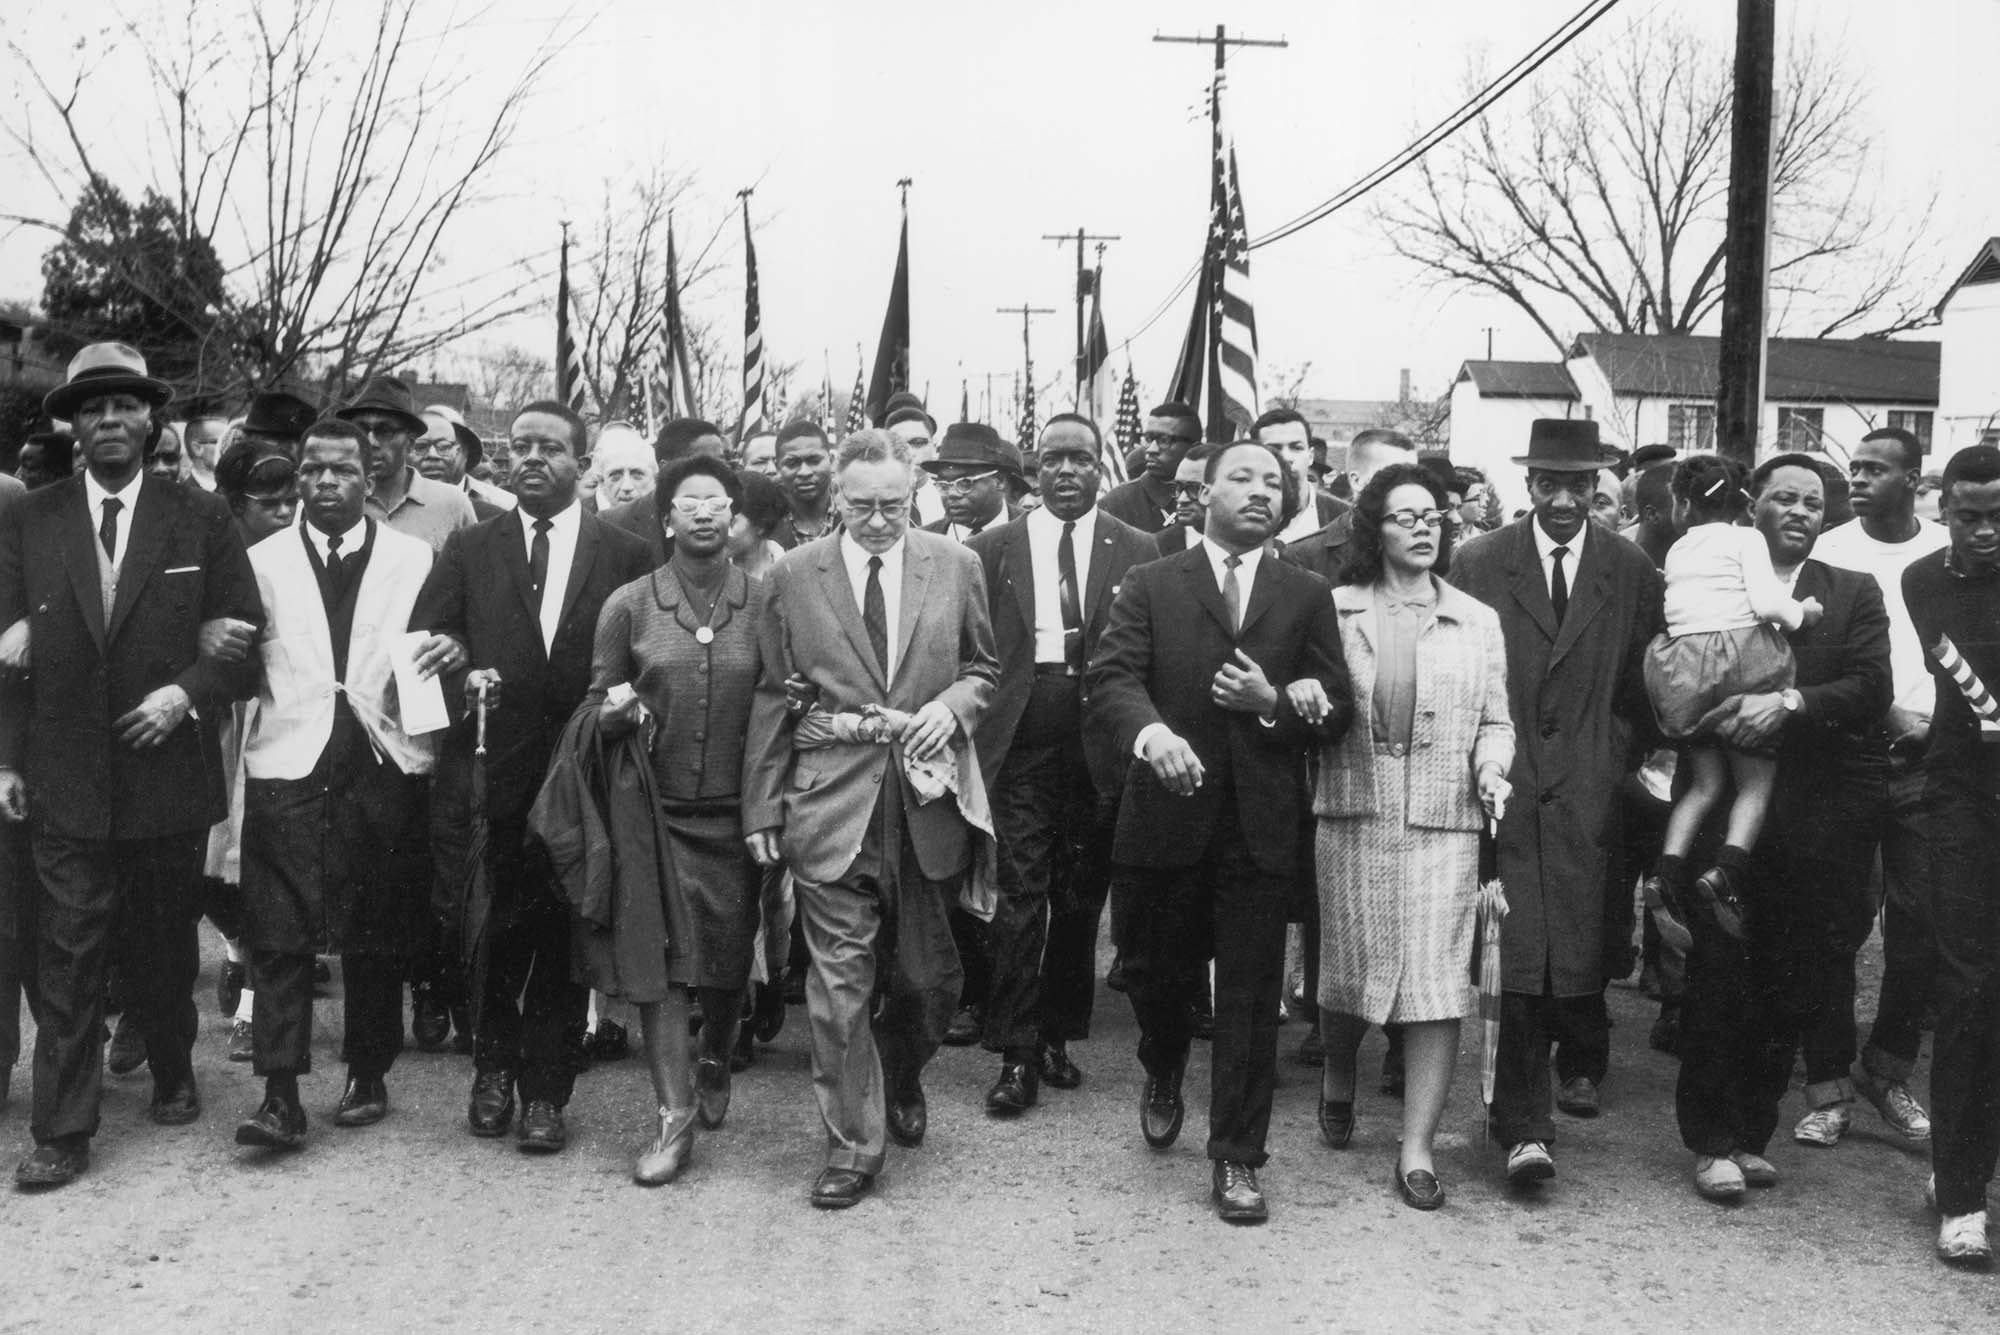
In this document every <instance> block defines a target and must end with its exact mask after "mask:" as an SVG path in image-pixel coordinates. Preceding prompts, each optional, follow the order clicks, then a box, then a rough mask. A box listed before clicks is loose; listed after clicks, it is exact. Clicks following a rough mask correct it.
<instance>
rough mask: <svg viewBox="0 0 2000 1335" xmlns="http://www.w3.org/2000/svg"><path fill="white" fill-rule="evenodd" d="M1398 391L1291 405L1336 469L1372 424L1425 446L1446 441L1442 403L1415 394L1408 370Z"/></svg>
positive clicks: (1438, 445) (1342, 463) (1426, 447)
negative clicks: (1386, 396)
mask: <svg viewBox="0 0 2000 1335" xmlns="http://www.w3.org/2000/svg"><path fill="white" fill-rule="evenodd" d="M1399 391H1400V397H1398V398H1393V399H1298V400H1296V401H1294V402H1293V403H1292V405H1291V406H1292V407H1294V408H1296V409H1297V410H1298V412H1299V415H1300V416H1302V417H1304V418H1305V419H1306V422H1307V424H1308V425H1309V426H1310V427H1311V428H1312V433H1313V435H1315V436H1317V437H1319V438H1320V439H1321V440H1323V441H1325V442H1326V458H1327V464H1328V465H1329V466H1330V467H1331V468H1333V470H1334V471H1335V472H1339V471H1340V470H1341V469H1343V468H1344V467H1345V466H1346V462H1347V443H1348V442H1349V441H1351V440H1353V439H1354V437H1355V436H1356V435H1357V434H1358V433H1360V432H1363V431H1367V430H1370V429H1372V428H1375V427H1388V428H1389V429H1391V430H1394V431H1400V432H1402V433H1403V434H1404V435H1406V436H1408V437H1409V438H1410V439H1412V440H1414V441H1416V442H1417V444H1418V445H1420V446H1422V447H1424V448H1425V449H1436V448H1440V447H1442V446H1443V445H1444V444H1445V442H1446V439H1447V436H1448V432H1447V427H1448V424H1449V420H1450V419H1449V416H1448V414H1447V413H1446V412H1445V411H1444V410H1443V408H1442V405H1441V404H1440V403H1434V402H1431V401H1428V400H1425V399H1421V398H1418V397H1417V396H1416V392H1415V391H1414V390H1413V389H1412V388H1411V384H1410V373H1409V372H1408V371H1404V372H1403V373H1402V375H1401V377H1400V383H1399ZM1265 406H1266V407H1269V406H1270V404H1268V403H1267V404H1266V405H1265Z"/></svg>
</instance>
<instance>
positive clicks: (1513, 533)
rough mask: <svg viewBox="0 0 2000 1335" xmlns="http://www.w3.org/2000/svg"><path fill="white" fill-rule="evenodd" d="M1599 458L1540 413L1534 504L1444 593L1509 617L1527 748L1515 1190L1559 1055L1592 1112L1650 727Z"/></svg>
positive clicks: (1511, 1048)
mask: <svg viewBox="0 0 2000 1335" xmlns="http://www.w3.org/2000/svg"><path fill="white" fill-rule="evenodd" d="M1600 460H1601V455H1600V452H1599V448H1598V439H1597V423H1595V422H1592V421H1570V420H1564V419H1557V418H1543V419H1539V420H1537V421H1536V422H1535V423H1534V425H1533V426H1532V428H1531V429H1530V432H1529V437H1528V452H1527V454H1526V455H1523V456H1520V457H1518V458H1516V459H1515V460H1514V463H1515V464H1517V465H1519V466H1521V467H1524V468H1526V469H1527V470H1528V495H1529V499H1530V501H1531V504H1532V507H1533V508H1532V509H1531V511H1530V512H1529V513H1528V514H1527V515H1525V516H1523V517H1522V518H1520V519H1517V520H1515V521H1514V522H1513V523H1511V524H1507V525H1505V526H1504V527H1501V528H1499V529H1496V530H1495V531H1493V532H1492V533H1487V534H1483V535H1481V536H1479V537H1475V538H1473V539H1471V540H1470V541H1468V542H1467V543H1466V544H1465V545H1464V546H1463V547H1461V548H1460V549H1459V550H1458V551H1457V552H1456V553H1454V554H1453V556H1452V560H1451V575H1450V580H1451V583H1452V584H1454V585H1455V586H1457V587H1458V588H1460V589H1463V590H1464V591H1465V592H1467V593H1469V594H1471V595H1472V596H1473V597H1475V598H1477V599H1479V601H1481V602H1483V603H1485V604H1486V605H1487V606H1489V607H1491V608H1493V609H1494V610H1495V611H1497V612H1498V613H1499V614H1500V630H1501V635H1502V638H1503V639H1504V640H1505V641H1506V645H1507V694H1508V701H1509V706H1510V711H1511V714H1512V721H1513V724H1514V733H1515V737H1516V739H1517V743H1516V753H1515V760H1514V766H1513V769H1512V770H1511V772H1510V773H1509V774H1508V776H1507V777H1508V779H1509V780H1510V781H1511V782H1512V784H1513V787H1514V791H1515V793H1516V794H1517V795H1518V796H1517V798H1516V800H1515V801H1514V802H1512V803H1511V804H1509V806H1508V808H1507V813H1506V816H1505V817H1504V818H1503V819H1502V820H1501V821H1500V826H1499V844H1500V847H1499V867H1500V878H1501V880H1502V881H1503V882H1504V883H1505V884H1506V887H1507V901H1508V904H1509V906H1510V911H1509V912H1508V914H1507V919H1506V924H1505V927H1504V928H1503V935H1502V938H1501V950H1500V959H1501V964H1502V969H1503V976H1502V979H1501V987H1502V989H1503V990H1502V995H1501V1009H1500V1049H1499V1054H1498V1059H1497V1071H1496V1077H1495V1087H1494V1091H1493V1124H1494V1131H1495V1135H1496V1137H1497V1138H1498V1139H1499V1141H1500V1143H1501V1144H1502V1146H1504V1147H1505V1148H1506V1150H1507V1177H1508V1179H1509V1181H1511V1182H1513V1183H1515V1184H1517V1185H1524V1184H1530V1183H1536V1182H1541V1181H1545V1180H1547V1179H1548V1178H1551V1177H1553V1176H1554V1175H1555V1161H1554V1159H1553V1158H1552V1156H1551V1155H1550V1153H1549V1146H1550V1144H1551V1143H1552V1142H1553V1141H1554V1138H1555V1124H1554V1121H1553V1120H1552V1108H1551V1102H1552V1099H1551V1095H1552V1092H1553V1091H1552V1090H1551V1087H1550V1079H1549V1064H1550V1054H1551V1050H1552V1049H1555V1066H1556V1074H1557V1076H1558V1077H1559V1078H1560V1079H1561V1080H1562V1082H1563V1085H1564V1095H1563V1098H1564V1103H1565V1105H1567V1106H1573V1107H1576V1108H1579V1109H1581V1108H1586V1107H1587V1108H1588V1109H1589V1111H1590V1112H1595V1110H1596V1090H1595V1085H1596V1083H1597V1082H1599V1081H1601V1080H1602V1079H1603V1078H1604V1063H1605V1061H1606V1059H1607V1057H1608V1052H1609V1044H1610V1033H1609V1019H1608V1017H1607V1016H1606V1014H1605V1010H1604V984H1605V979H1604V959H1605V952H1604V937H1605V932H1604V920H1605V904H1604V892H1605V859H1606V857H1607V855H1608V852H1609V849H1610V847H1611V846H1612V843H1613V839H1612V834H1613V829H1612V826H1613V817H1614V814H1615V807H1616V801H1617V794H1618V785H1619V782H1620V781H1621V780H1622V779H1623V778H1624V777H1625V775H1626V774H1628V773H1630V772H1631V771H1632V769H1633V768H1634V767H1635V765H1636V764H1637V762H1638V759H1639V755H1640V745H1641V744H1642V743H1643V742H1644V741H1645V740H1646V739H1648V738H1650V737H1651V736H1652V735H1653V732H1654V724H1653V713H1652V707H1651V705H1650V704H1649V703H1648V702H1647V698H1646V690H1645V683H1644V682H1643V680H1642V679H1641V665H1642V663H1643V661H1644V655H1645V650H1646V645H1647V643H1648V642H1649V641H1650V640H1651V639H1652V637H1653V636H1654V635H1655V634H1656V633H1657V632H1658V631H1659V629H1660V627H1661V625H1662V624H1663V617H1662V613H1661V598H1662V586H1661V582H1660V574H1659V572H1658V571H1657V570H1655V569H1654V568H1653V563H1652V561H1651V560H1649V559H1648V558H1647V556H1646V554H1645V553H1644V552H1642V551H1640V550H1639V548H1638V547H1637V546H1636V545H1634V544H1633V543H1629V542H1625V541H1623V540H1621V539H1620V538H1619V537H1618V536H1617V535H1616V534H1615V533H1612V532H1609V531H1607V530H1605V529H1603V528H1601V527H1599V526H1597V525H1595V524H1593V523H1591V522H1590V509H1591V500H1592V496H1593V493H1594V491H1595V488H1596V484H1597V474H1598V469H1599V467H1600V466H1601V465H1600ZM1558 1038H1560V1039H1561V1040H1562V1041H1561V1046H1560V1048H1559V1049H1558V1048H1556V1040H1557V1039H1558ZM1579 1082H1587V1084H1588V1086H1589V1088H1587V1089H1586V1088H1584V1087H1583V1084H1582V1083H1579ZM1585 1095H1588V1097H1587V1098H1585V1097H1584V1096H1585Z"/></svg>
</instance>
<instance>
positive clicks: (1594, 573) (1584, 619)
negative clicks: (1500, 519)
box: [1536, 519, 1624, 658]
mask: <svg viewBox="0 0 2000 1335" xmlns="http://www.w3.org/2000/svg"><path fill="white" fill-rule="evenodd" d="M1584 522H1585V523H1586V524H1587V523H1589V522H1591V521H1589V520H1587V519H1586V520H1584ZM1623 541H1624V539H1623V538H1620V537H1618V536H1617V535H1616V534H1610V533H1603V532H1598V533H1591V534H1589V535H1588V536H1586V537H1585V538H1584V540H1583V554H1582V555H1581V556H1580V557H1578V558H1577V562H1576V578H1575V579H1574V580H1573V581H1572V582H1571V585H1570V591H1569V610H1568V611H1567V612H1565V613H1564V614H1563V623H1562V628H1561V630H1560V631H1559V632H1558V633H1557V635H1556V650H1555V655H1556V657H1557V658H1561V657H1562V656H1563V655H1564V654H1566V653H1568V652H1569V651H1570V649H1571V647H1572V646H1574V645H1575V644H1576V642H1577V640H1578V639H1580V638H1581V637H1582V635H1583V632H1584V628H1585V627H1586V626H1588V625H1589V624H1590V623H1591V620H1592V619H1593V618H1595V617H1596V615H1597V613H1598V611H1599V610H1600V609H1602V608H1603V606H1604V605H1605V604H1606V603H1607V602H1609V601H1610V600H1611V557H1610V554H1609V553H1608V552H1607V551H1606V550H1605V546H1604V544H1605V543H1606V542H1623ZM1536 564H1537V565H1539V564H1540V562H1537V563H1536ZM1549 615H1550V616H1554V615H1555V612H1554V610H1553V608H1551V610H1550V613H1549Z"/></svg>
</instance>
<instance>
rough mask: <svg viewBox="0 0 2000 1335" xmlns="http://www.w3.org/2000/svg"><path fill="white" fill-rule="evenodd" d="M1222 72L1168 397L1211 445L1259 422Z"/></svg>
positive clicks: (1244, 244) (1239, 194)
mask: <svg viewBox="0 0 2000 1335" xmlns="http://www.w3.org/2000/svg"><path fill="white" fill-rule="evenodd" d="M1222 80H1223V76H1222V71H1221V70H1217V71H1216V72H1215V87H1214V91H1213V94H1212V96H1211V97H1210V99H1209V124H1210V138H1211V142H1212V144H1213V147H1214V163H1213V173H1212V183H1211V187H1210V190H1209V219H1208V238H1207V241H1206V243H1205V244H1204V246H1203V251H1202V265H1201V281H1200V282H1199V283H1198V284H1197V285H1196V288H1195V306H1194V311H1193V313H1192V315H1191V318H1190V319H1189V321H1188V330H1187V336H1186V338H1185V339H1184V340H1183V341H1182V343H1181V355H1180V361H1179V362H1178V363H1177V364H1176V366H1175V368H1174V374H1173V377H1172V380H1171V387H1170V389H1169V391H1168V397H1169V398H1171V399H1173V400H1174V401H1175V402H1177V403H1185V404H1187V405H1188V406H1189V407H1191V408H1193V409H1194V410H1195V411H1196V412H1197V413H1198V414H1200V416H1201V418H1202V421H1203V423H1204V424H1205V426H1206V430H1207V436H1208V439H1210V440H1230V439H1233V438H1234V437H1237V436H1244V435H1248V434H1249V432H1250V424H1251V423H1252V422H1254V421H1256V420H1257V413H1258V406H1257V315H1256V310H1255V308H1254V307H1253V306H1252V304H1251V301H1250V231H1249V227H1248V225H1247V224H1246V222H1245V221H1244V217H1243V191H1242V185H1241V182H1240V181H1239V179H1238V177H1237V174H1236V143H1235V141H1234V140H1233V139H1231V138H1230V136H1229V131H1228V129H1227V128H1226V127H1225V126H1224V124H1223V120H1222Z"/></svg>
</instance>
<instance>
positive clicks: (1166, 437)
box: [1139, 431, 1194, 445]
mask: <svg viewBox="0 0 2000 1335" xmlns="http://www.w3.org/2000/svg"><path fill="white" fill-rule="evenodd" d="M1139 442H1140V443H1141V444H1142V445H1192V444H1193V443H1194V442H1193V441H1190V440H1186V439H1183V438H1182V437H1180V436H1175V435H1170V434H1169V433H1167V432H1165V431H1148V432H1147V433H1146V434H1145V435H1143V436H1141V437H1139Z"/></svg>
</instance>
